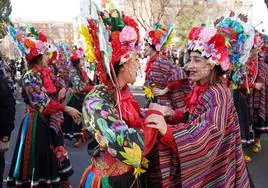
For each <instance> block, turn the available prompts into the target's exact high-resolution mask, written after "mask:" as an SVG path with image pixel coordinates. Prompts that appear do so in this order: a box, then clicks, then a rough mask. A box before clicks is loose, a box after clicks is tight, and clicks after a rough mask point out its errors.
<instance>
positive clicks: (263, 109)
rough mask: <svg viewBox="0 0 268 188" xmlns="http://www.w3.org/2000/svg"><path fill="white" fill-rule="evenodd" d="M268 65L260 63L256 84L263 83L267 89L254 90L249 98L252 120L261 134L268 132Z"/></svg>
mask: <svg viewBox="0 0 268 188" xmlns="http://www.w3.org/2000/svg"><path fill="white" fill-rule="evenodd" d="M267 72H268V65H267V64H265V63H262V62H260V63H259V65H258V75H257V78H256V81H255V83H262V84H264V85H265V88H264V89H262V90H260V91H258V90H256V89H254V90H253V92H252V93H251V95H250V97H249V107H250V118H251V121H252V123H253V129H254V130H255V131H258V132H260V133H265V132H268V74H267Z"/></svg>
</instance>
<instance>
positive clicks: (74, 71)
mask: <svg viewBox="0 0 268 188" xmlns="http://www.w3.org/2000/svg"><path fill="white" fill-rule="evenodd" d="M70 62H71V64H72V65H71V68H70V70H69V83H70V86H71V87H72V89H73V94H72V95H71V96H70V97H69V99H68V102H67V104H68V105H69V106H72V107H74V108H76V109H78V110H79V111H82V103H83V100H84V97H85V95H86V94H87V93H88V92H89V91H90V90H91V89H92V88H93V85H94V83H93V82H92V81H91V80H90V79H89V77H88V75H87V73H86V71H85V70H84V69H83V64H84V62H85V58H84V52H83V49H82V48H79V49H77V50H74V51H73V52H72V56H71V58H70ZM63 132H64V135H65V138H69V139H73V138H75V140H76V141H75V143H74V144H73V145H74V147H77V148H79V147H80V146H81V143H82V140H83V132H82V122H79V124H77V123H75V122H74V121H73V120H72V117H70V116H69V115H68V114H66V115H65V117H64V125H63Z"/></svg>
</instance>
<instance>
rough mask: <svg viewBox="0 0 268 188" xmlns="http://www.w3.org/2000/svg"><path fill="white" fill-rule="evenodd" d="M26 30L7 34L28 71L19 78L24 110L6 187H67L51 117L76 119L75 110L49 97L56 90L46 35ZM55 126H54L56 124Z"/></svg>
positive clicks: (67, 168) (64, 158)
mask: <svg viewBox="0 0 268 188" xmlns="http://www.w3.org/2000/svg"><path fill="white" fill-rule="evenodd" d="M30 31H31V32H30V33H23V31H19V32H16V30H15V29H14V28H13V27H10V28H9V33H10V35H11V37H12V38H13V40H14V42H15V43H16V44H17V46H18V49H19V50H20V52H21V53H22V55H23V56H26V59H27V62H28V66H29V67H30V70H29V71H28V72H27V73H26V74H25V75H24V77H23V78H22V87H23V98H24V101H25V103H26V104H27V109H26V113H25V116H24V118H23V121H22V123H21V127H20V131H19V135H18V139H17V143H16V147H15V150H14V156H13V159H12V163H11V168H10V172H9V176H8V180H7V184H8V186H11V187H12V186H17V187H30V186H31V187H59V186H61V185H63V186H64V187H70V186H71V183H70V181H69V180H68V178H69V176H70V175H71V174H72V173H73V170H72V166H71V164H70V161H69V158H68V153H67V151H66V150H65V148H64V144H63V136H62V134H61V132H57V131H55V130H56V129H53V128H52V127H53V125H52V124H53V120H54V119H53V117H58V115H57V113H60V112H63V111H65V112H67V113H69V114H70V115H71V116H72V117H73V118H74V120H76V121H79V120H80V119H81V114H80V112H79V111H77V110H76V109H74V108H72V107H69V106H65V105H63V104H61V103H59V102H58V101H57V100H56V99H53V98H52V97H50V96H51V95H53V94H54V93H56V92H57V89H56V86H55V85H54V84H53V82H52V80H51V77H50V74H49V73H50V70H49V69H48V61H49V56H48V44H47V38H46V36H45V35H44V34H43V33H41V32H39V33H37V32H36V31H35V30H34V28H31V29H30ZM56 127H57V125H56Z"/></svg>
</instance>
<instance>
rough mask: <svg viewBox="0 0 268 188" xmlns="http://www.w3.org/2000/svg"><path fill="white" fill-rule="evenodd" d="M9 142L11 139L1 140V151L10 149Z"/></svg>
mask: <svg viewBox="0 0 268 188" xmlns="http://www.w3.org/2000/svg"><path fill="white" fill-rule="evenodd" d="M9 144H10V142H9V141H7V142H3V141H2V140H0V151H7V150H8V149H9Z"/></svg>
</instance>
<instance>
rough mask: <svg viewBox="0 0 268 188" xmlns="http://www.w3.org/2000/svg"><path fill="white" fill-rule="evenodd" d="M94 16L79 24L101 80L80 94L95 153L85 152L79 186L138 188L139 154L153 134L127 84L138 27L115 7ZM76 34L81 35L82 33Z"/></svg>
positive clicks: (145, 163) (132, 79)
mask: <svg viewBox="0 0 268 188" xmlns="http://www.w3.org/2000/svg"><path fill="white" fill-rule="evenodd" d="M98 15H101V20H99V19H100V18H97V19H95V20H93V19H89V20H88V25H87V27H86V26H82V27H83V28H88V31H87V33H89V34H90V35H88V36H90V37H88V39H90V40H88V41H91V42H92V43H91V45H90V46H88V49H89V48H91V47H94V48H91V49H92V50H93V49H95V51H91V55H93V56H92V57H93V59H94V57H95V60H94V61H95V62H97V70H98V73H99V76H100V77H99V78H100V81H101V82H102V85H98V86H95V87H94V89H92V90H91V91H90V93H89V94H88V95H87V96H86V98H85V100H84V103H83V119H84V123H85V125H86V128H87V130H89V131H90V132H91V134H92V135H93V136H94V137H95V139H96V140H97V142H98V144H99V148H100V149H99V150H98V151H99V152H96V150H95V151H92V152H91V155H92V156H93V158H92V163H91V165H90V166H89V167H88V168H87V169H86V170H85V172H84V175H83V177H82V179H81V182H80V187H116V188H124V187H138V186H141V185H143V184H144V181H143V180H142V178H140V176H141V175H140V174H141V173H143V172H144V171H145V168H146V167H148V161H147V160H146V159H145V158H144V156H146V154H147V153H148V152H149V151H150V149H151V148H152V146H153V145H154V143H155V140H156V137H157V131H156V130H154V129H151V128H146V127H145V126H144V123H143V117H142V112H141V109H140V107H139V105H138V103H137V101H136V100H135V99H134V96H133V95H132V94H131V92H130V90H129V88H128V86H127V84H132V83H134V82H135V80H136V71H137V70H138V68H139V63H138V58H137V57H138V56H137V55H138V52H137V49H136V48H135V46H136V45H137V43H138V41H139V30H138V25H137V23H136V21H135V20H133V19H132V18H130V17H128V16H126V15H122V16H121V13H120V12H119V11H118V10H116V9H112V10H111V11H110V12H108V11H104V12H98ZM96 23H98V25H96ZM108 29H110V30H108ZM82 33H83V36H87V33H86V30H84V32H82ZM97 34H98V35H97ZM97 36H98V37H97ZM88 44H90V43H88ZM104 47H105V48H104ZM94 61H91V62H94ZM109 70H110V71H109ZM147 113H159V112H157V111H149V112H147ZM89 149H91V150H92V148H89Z"/></svg>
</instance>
